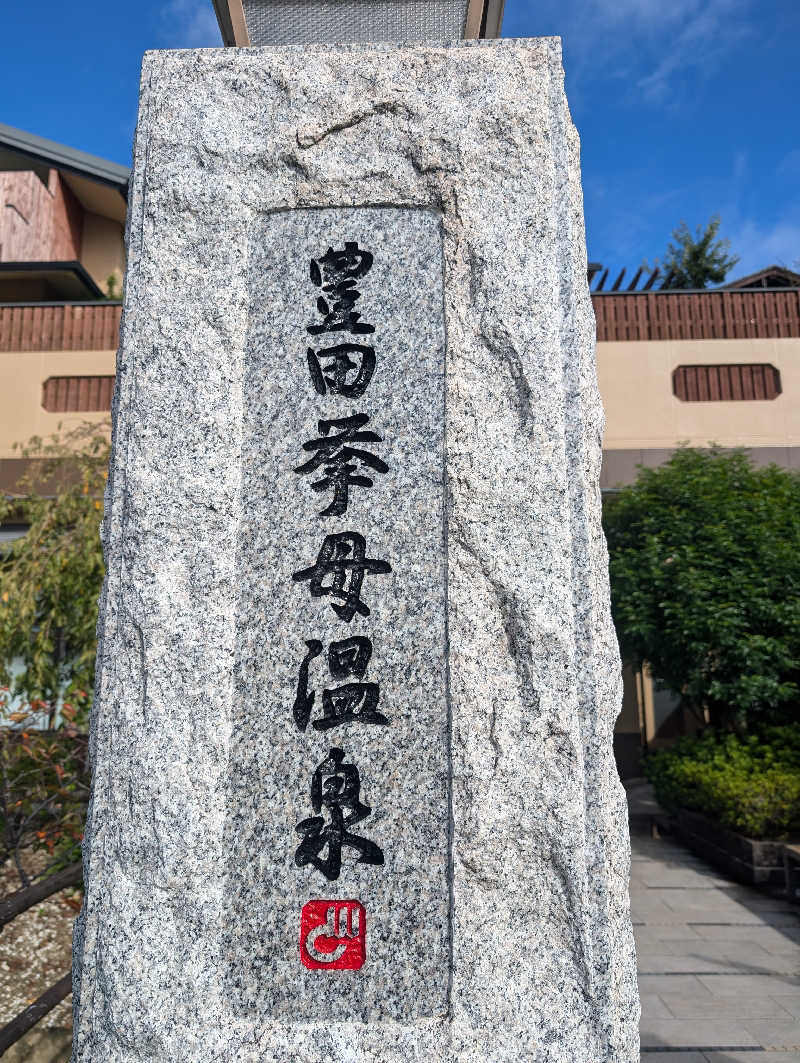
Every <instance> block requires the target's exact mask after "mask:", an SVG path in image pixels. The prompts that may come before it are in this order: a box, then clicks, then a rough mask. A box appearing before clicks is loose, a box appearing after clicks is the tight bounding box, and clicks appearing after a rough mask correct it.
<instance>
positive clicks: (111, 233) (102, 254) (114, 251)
mask: <svg viewBox="0 0 800 1063" xmlns="http://www.w3.org/2000/svg"><path fill="white" fill-rule="evenodd" d="M123 236H124V234H123V226H122V225H121V224H120V222H118V221H114V219H113V218H104V217H103V216H102V215H100V214H90V213H87V214H85V215H84V218H83V246H82V248H81V264H82V265H83V266H84V268H85V269H86V272H87V273H88V274H89V275H90V276H91V277H92V279H93V280H94V281H95V283H96V284H98V285H99V287H101V288H102V289H103V291H104V292H106V294H108V293H107V282H108V278H109V275H110V274H112V273H113V274H114V275H115V276H116V278H117V282H118V292H119V286H120V285H121V282H122V275H123V273H124V271H125V244H124V238H123Z"/></svg>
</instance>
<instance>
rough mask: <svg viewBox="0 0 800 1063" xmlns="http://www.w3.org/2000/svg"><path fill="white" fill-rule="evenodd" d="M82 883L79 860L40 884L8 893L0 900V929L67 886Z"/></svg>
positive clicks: (81, 868) (81, 869) (81, 867)
mask: <svg viewBox="0 0 800 1063" xmlns="http://www.w3.org/2000/svg"><path fill="white" fill-rule="evenodd" d="M82 881H83V865H82V864H81V862H80V860H79V861H78V862H77V863H74V864H70V865H69V867H65V868H64V870H63V871H57V872H56V873H55V875H51V876H50V877H49V878H45V879H42V881H41V882H36V883H34V884H33V885H32V886H27V887H26V888H25V889H21V890H16V891H15V892H14V893H9V894H8V896H7V897H3V899H2V900H0V927H4V926H5V925H6V923H10V922H11V920H12V919H16V917H17V916H18V915H22V913H23V912H27V910H28V909H29V908H32V907H33V906H34V904H39V903H40V901H44V900H46V899H47V898H48V897H51V896H52V895H53V894H54V893H58V892H59V890H63V889H66V888H67V887H68V886H80V884H81V882H82Z"/></svg>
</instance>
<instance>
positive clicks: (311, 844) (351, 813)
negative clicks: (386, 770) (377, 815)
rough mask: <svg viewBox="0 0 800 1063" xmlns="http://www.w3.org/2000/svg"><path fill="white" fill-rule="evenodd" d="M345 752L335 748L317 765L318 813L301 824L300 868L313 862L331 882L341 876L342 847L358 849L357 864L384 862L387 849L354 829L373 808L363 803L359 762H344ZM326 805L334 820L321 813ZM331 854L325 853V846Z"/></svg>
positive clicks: (297, 857) (315, 802)
mask: <svg viewBox="0 0 800 1063" xmlns="http://www.w3.org/2000/svg"><path fill="white" fill-rule="evenodd" d="M343 760H344V751H343V750H341V749H337V748H333V749H331V750H330V752H329V753H328V756H327V757H326V758H325V760H323V762H322V763H321V764H320V765H319V766H318V767H317V768H316V770H315V771H314V775H313V776H312V779H311V804H312V806H313V808H314V811H315V812H316V813H317V814H316V815H315V816H311V817H310V818H309V819H304V820H302V821H301V822H300V823H298V824H297V827H296V830H297V833H298V834H302V835H303V840H302V841H301V842H300V844H299V845H298V847H297V850H296V852H295V854H294V862H295V864H296V865H297V866H298V867H305V866H306V865H307V864H311V865H312V866H313V867H315V868H316V869H317V871H321V872H322V874H323V875H324V876H325V877H326V878H327V879H330V880H331V881H333V880H335V879H337V878H338V877H339V872H340V870H341V866H342V848H343V847H347V848H349V849H355V851H356V852H357V853H358V854H359V857H358V860H357V863H359V864H374V865H376V866H381V865H382V864H383V851H382V850H381V849H380V848H379V847H378V846H377V845H376V844H375V842H371V841H369V840H368V839H367V838H361V837H359V836H358V835H357V834H353V833H351V831H350V829H349V828H350V827H354V826H355V825H356V823H360V822H361V821H362V820H364V819H366V818H367V816H368V815H369V814H370V812H372V809H371V808H370V807H369V806H368V805H365V804H362V803H361V800H360V797H361V777H360V776H359V774H358V768H357V767H356V766H355V764H343V763H342V761H343ZM323 808H324V809H325V810H326V811H327V813H328V815H329V816H330V823H328V824H326V823H325V818H324V817H323V816H322V815H320V813H321V812H322V810H323ZM326 846H327V847H328V855H327V856H326V857H323V856H322V852H323V850H324V849H325V847H326Z"/></svg>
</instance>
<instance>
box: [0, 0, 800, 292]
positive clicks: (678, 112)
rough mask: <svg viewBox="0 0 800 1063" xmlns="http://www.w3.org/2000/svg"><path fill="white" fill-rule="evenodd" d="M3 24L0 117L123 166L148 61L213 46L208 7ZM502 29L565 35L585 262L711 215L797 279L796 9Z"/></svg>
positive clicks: (576, 7) (554, 9)
mask: <svg viewBox="0 0 800 1063" xmlns="http://www.w3.org/2000/svg"><path fill="white" fill-rule="evenodd" d="M0 29H1V30H2V32H0V101H2V104H0V121H2V122H5V123H6V124H8V125H12V126H17V127H19V128H21V129H26V130H28V131H30V132H33V133H38V134H40V135H41V136H46V137H50V138H51V139H53V140H57V141H60V142H62V143H64V144H69V145H71V146H73V147H76V148H81V149H83V150H84V151H90V152H93V153H94V154H96V155H101V156H104V157H105V158H108V159H112V160H114V161H115V162H121V163H126V164H129V163H130V155H131V141H132V136H133V130H134V126H135V122H136V97H137V88H138V78H139V65H140V63H141V57H142V53H143V52H144V51H145V50H146V49H149V48H185V47H198V46H205V45H214V44H217V43H219V34H218V31H217V28H216V22H215V20H214V16H213V14H212V7H211V0H165V2H164V3H160V4H159V3H155V2H154V0H136V2H135V3H128V4H120V5H117V4H113V3H108V0H104V2H100V0H78V2H75V0H72V2H71V3H64V2H63V0H40V2H39V3H37V4H27V5H18V4H9V5H6V9H5V10H4V11H3V13H2V15H0ZM503 31H504V34H505V36H509V37H511V36H538V35H558V36H561V37H562V38H563V41H564V62H565V68H566V72H567V92H568V95H569V100H570V106H571V109H572V114H573V118H574V120H575V123H576V125H577V127H578V130H579V132H580V135H581V141H582V164H583V182H584V196H585V208H586V226H587V240H588V250H589V256H590V258H591V259H594V260H596V261H599V262H602V263H604V264H605V265H607V266H609V267H611V269H612V271H613V270H614V269H615V268H616V269H617V270H618V269H619V268H621V267H622V266H627V267H629V268H630V267H634V268H635V267H636V266H638V265H639V264H640V263H641V261H642V260H643V259H648V260H653V259H654V258H656V257H657V256H658V255H660V254H661V253H662V252H663V250H664V248H665V246H666V244H667V242H668V240H669V237H670V233H671V231H672V229H673V228H674V227H675V226H676V225H677V223H678V222H679V221H680V220H681V219H685V220H686V221H687V222H688V223H689V224H690V225H691V226H695V225H697V224H700V223H704V222H705V221H706V220H707V219H708V218H709V216H710V215H711V214H713V213H715V212H718V213H719V214H720V215H721V216H722V232H723V235H726V236H728V237H729V238H730V240H731V244H732V249H733V250H734V251H735V252H736V253H737V254H739V255H740V256H741V263H740V264H739V266H737V267H736V269H735V270H734V273H733V274H731V277H732V276H734V275H736V274H739V275H741V274H743V273H748V272H752V271H753V270H756V269H758V268H760V267H761V266H765V265H768V264H770V263H772V262H779V263H783V264H785V265H788V266H790V267H791V266H793V265H794V266H795V268H800V265H798V263H800V196H799V195H798V189H800V117H799V116H798V108H797V100H798V99H800V62H798V53H799V52H800V47H799V46H800V0H506V15H505V21H504V30H503Z"/></svg>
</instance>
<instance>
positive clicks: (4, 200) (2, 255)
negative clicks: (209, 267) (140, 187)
mask: <svg viewBox="0 0 800 1063" xmlns="http://www.w3.org/2000/svg"><path fill="white" fill-rule="evenodd" d="M127 187H128V170H127V168H126V167H124V166H118V165H117V164H116V163H112V162H107V161H106V160H104V159H98V158H95V157H94V156H92V155H86V154H85V153H83V152H80V151H75V150H73V149H72V148H66V147H63V146H62V145H60V144H55V143H53V142H52V141H49V140H43V139H42V138H41V137H36V136H32V135H31V134H29V133H23V132H21V131H20V130H18V129H12V128H11V127H10V126H5V125H0V404H1V405H0V489H2V490H5V491H7V492H13V490H14V487H15V485H16V483H17V481H18V480H19V477H20V475H21V473H22V472H23V471H24V462H23V460H22V459H21V458H20V457H19V456H18V455H17V454H16V452H15V451H14V444H15V443H19V442H25V441H26V440H28V439H29V438H30V437H31V436H32V435H42V436H46V435H49V434H50V433H52V432H53V431H55V429H56V427H57V425H58V423H59V422H61V421H63V422H64V423H65V426H68V425H69V423H70V422H71V421H79V420H81V419H83V418H89V419H92V418H96V419H98V420H100V419H102V418H103V417H107V416H108V409H109V403H110V398H111V388H112V385H113V374H114V359H115V351H116V346H117V331H118V328H119V317H120V302H119V296H120V294H121V291H122V278H123V274H124V269H125V244H124V226H125V213H126V207H127V200H126V197H127ZM109 295H111V296H116V297H117V298H116V299H109V298H108V296H109Z"/></svg>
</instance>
